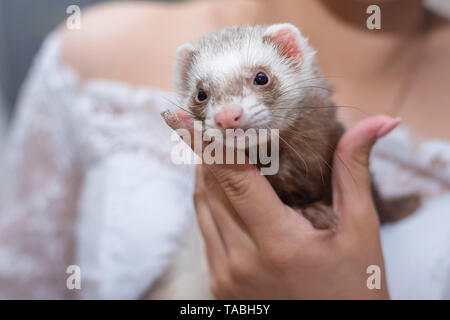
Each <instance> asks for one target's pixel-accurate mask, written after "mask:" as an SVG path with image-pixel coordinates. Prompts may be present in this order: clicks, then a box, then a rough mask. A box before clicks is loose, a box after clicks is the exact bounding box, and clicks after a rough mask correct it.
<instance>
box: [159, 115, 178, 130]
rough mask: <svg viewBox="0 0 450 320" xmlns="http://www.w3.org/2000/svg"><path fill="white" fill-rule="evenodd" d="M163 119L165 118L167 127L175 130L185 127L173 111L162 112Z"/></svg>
mask: <svg viewBox="0 0 450 320" xmlns="http://www.w3.org/2000/svg"><path fill="white" fill-rule="evenodd" d="M161 117H163V119H164V121H165V122H166V123H167V125H168V126H169V127H171V128H172V129H173V130H176V129H179V128H182V127H183V123H182V122H181V120H180V118H178V115H177V114H176V113H175V112H173V111H171V110H164V111H163V112H161Z"/></svg>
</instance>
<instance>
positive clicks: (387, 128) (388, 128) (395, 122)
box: [377, 118, 402, 139]
mask: <svg viewBox="0 0 450 320" xmlns="http://www.w3.org/2000/svg"><path fill="white" fill-rule="evenodd" d="M400 122H402V120H401V119H400V118H395V119H392V120H391V121H389V122H388V123H386V124H385V125H384V126H382V127H381V128H380V129H379V130H378V132H377V139H380V138H382V137H384V136H385V135H387V134H388V133H389V132H391V131H392V130H394V129H395V128H396V127H397V126H398V125H399V124H400Z"/></svg>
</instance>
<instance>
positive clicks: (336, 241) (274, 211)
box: [168, 113, 399, 299]
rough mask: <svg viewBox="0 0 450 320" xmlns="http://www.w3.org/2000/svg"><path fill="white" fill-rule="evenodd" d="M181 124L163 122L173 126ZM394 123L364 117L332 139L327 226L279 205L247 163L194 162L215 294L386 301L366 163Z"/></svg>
mask: <svg viewBox="0 0 450 320" xmlns="http://www.w3.org/2000/svg"><path fill="white" fill-rule="evenodd" d="M179 115H181V113H179ZM180 118H181V119H182V120H185V119H186V116H185V115H182V116H181V117H180ZM186 123H187V121H181V123H178V124H177V125H173V123H170V122H168V124H169V125H170V126H171V127H172V128H174V129H177V128H180V127H188V126H187V125H186ZM398 123H399V121H398V120H393V119H391V118H390V117H387V116H376V117H372V118H369V119H366V120H364V121H362V122H360V123H359V124H357V125H356V126H354V127H353V128H351V129H350V130H349V131H347V132H346V133H345V134H344V136H343V137H342V139H341V140H340V142H339V144H338V147H337V150H336V154H335V159H334V164H333V168H334V169H333V177H332V180H333V181H332V183H333V210H334V212H335V213H336V214H337V216H338V218H339V222H338V226H337V229H336V230H335V231H334V232H332V231H330V230H317V229H314V228H313V227H312V226H311V224H310V223H309V221H308V220H307V219H305V218H304V217H303V216H302V215H301V214H299V212H298V211H296V210H294V209H292V208H290V207H288V206H286V205H285V204H283V203H282V202H281V200H280V199H279V198H278V196H277V195H276V193H275V191H274V190H273V188H272V187H271V185H270V184H269V182H268V181H267V180H266V178H265V177H264V176H262V175H260V174H259V172H258V170H257V169H256V168H255V167H254V166H253V165H250V164H246V165H219V164H212V165H202V166H198V168H197V183H196V191H195V195H194V199H195V205H196V210H197V215H198V222H199V225H200V229H201V231H202V235H203V237H204V239H205V245H206V252H207V257H208V264H209V271H210V284H211V287H212V290H213V293H214V294H215V295H216V297H217V298H223V299H230V298H231V299H239V298H242V299H253V298H257V299H274V298H275V299H351V298H354V299H377V298H379V299H388V298H389V294H388V290H387V286H386V279H385V270H384V261H383V255H382V250H381V244H380V235H379V222H378V217H377V214H376V210H375V207H374V204H373V200H372V195H371V187H370V173H369V168H368V165H369V154H370V150H371V148H372V146H373V144H374V143H375V142H376V140H377V138H379V137H381V136H383V135H385V134H387V133H389V132H390V131H391V130H392V129H393V128H395V126H396V125H397V124H398ZM177 126H178V127H177ZM338 159H339V160H338ZM370 265H376V266H378V267H379V268H380V270H381V275H380V276H381V279H380V281H381V289H373V290H369V289H368V287H367V278H368V277H369V275H368V274H367V273H366V270H367V267H368V266H370Z"/></svg>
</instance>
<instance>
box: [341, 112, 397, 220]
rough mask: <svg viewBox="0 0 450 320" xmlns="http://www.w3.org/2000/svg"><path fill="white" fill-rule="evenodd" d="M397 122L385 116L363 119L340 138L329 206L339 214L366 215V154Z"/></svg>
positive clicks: (369, 201) (368, 199)
mask: <svg viewBox="0 0 450 320" xmlns="http://www.w3.org/2000/svg"><path fill="white" fill-rule="evenodd" d="M399 123H400V119H398V118H397V119H392V118H391V117H389V116H386V115H379V116H374V117H370V118H367V119H365V120H363V121H361V122H359V123H357V124H356V125H355V126H354V127H352V128H351V129H349V130H348V131H347V132H346V133H345V134H344V135H343V136H342V138H341V139H340V141H339V143H338V146H337V148H336V152H335V155H334V160H333V203H334V205H335V206H337V207H335V210H336V212H337V213H339V212H348V211H349V210H351V211H352V212H367V208H368V207H369V206H372V207H373V200H372V192H371V175H370V171H369V157H370V151H371V150H372V147H373V145H374V144H375V142H376V141H377V139H379V138H381V137H383V136H385V135H386V134H388V133H389V132H391V131H392V130H393V129H394V128H395V127H397V126H398V124H399Z"/></svg>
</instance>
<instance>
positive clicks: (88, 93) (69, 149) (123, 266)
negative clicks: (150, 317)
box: [0, 33, 194, 298]
mask: <svg viewBox="0 0 450 320" xmlns="http://www.w3.org/2000/svg"><path fill="white" fill-rule="evenodd" d="M60 46H61V38H60V35H59V34H58V33H53V34H52V35H50V36H49V37H48V38H47V40H46V41H45V43H44V45H43V47H42V48H41V51H40V53H39V54H38V56H37V58H36V60H35V62H34V64H33V67H32V69H31V71H30V74H29V77H28V79H27V81H26V83H25V85H24V88H23V90H22V92H21V97H20V101H19V102H18V105H17V114H16V117H15V121H14V123H13V124H12V128H11V132H10V137H9V141H8V147H7V149H6V150H5V156H6V158H7V159H6V163H5V164H4V166H3V169H4V171H5V172H4V175H3V177H6V175H8V178H6V179H4V180H3V182H4V185H3V188H2V190H1V191H2V202H1V204H2V211H1V213H0V297H1V298H137V297H139V296H140V295H141V294H142V293H143V292H144V291H145V290H147V289H148V287H149V286H150V285H151V283H152V282H153V281H154V280H155V279H156V278H157V277H158V276H159V275H160V274H162V273H163V272H164V270H165V268H166V266H167V265H168V263H169V261H170V258H171V255H172V254H173V252H174V250H175V249H176V248H177V247H178V243H177V242H178V241H182V238H181V237H182V232H181V231H182V230H183V229H184V228H185V227H184V224H185V223H188V222H189V221H190V220H191V218H192V217H193V206H192V200H191V199H192V197H190V196H186V195H187V194H192V186H193V180H194V179H193V176H192V174H193V168H192V167H190V166H176V165H174V164H173V163H172V161H171V159H170V151H171V145H172V143H171V139H170V133H171V132H170V129H169V128H168V127H167V126H166V125H165V124H164V123H163V121H162V119H161V117H160V115H159V113H160V112H161V111H162V110H164V109H167V108H169V107H170V103H169V102H168V100H167V99H169V100H170V98H171V97H170V95H169V94H165V93H163V92H159V91H157V90H151V89H145V88H132V87H129V86H127V85H126V84H122V83H115V82H109V81H103V80H92V81H88V82H86V83H84V84H81V83H80V81H79V79H78V77H77V74H76V73H75V72H74V71H73V70H72V69H71V68H69V67H67V66H65V65H64V64H63V63H61V61H60V52H61V48H60ZM172 98H173V97H172ZM72 264H76V265H79V266H80V268H81V279H82V282H81V285H82V289H81V290H68V289H67V287H66V279H67V277H68V276H69V275H68V274H66V268H67V267H68V266H69V265H72Z"/></svg>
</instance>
